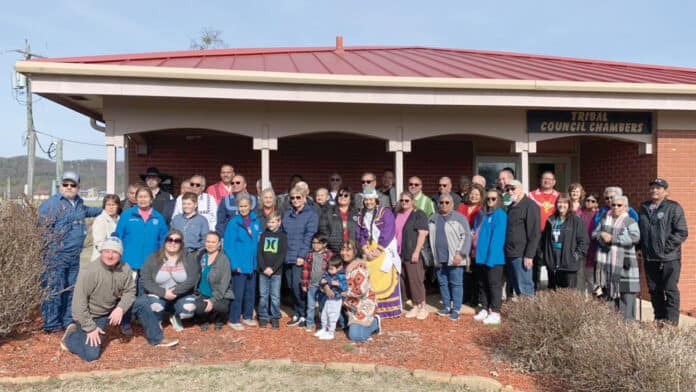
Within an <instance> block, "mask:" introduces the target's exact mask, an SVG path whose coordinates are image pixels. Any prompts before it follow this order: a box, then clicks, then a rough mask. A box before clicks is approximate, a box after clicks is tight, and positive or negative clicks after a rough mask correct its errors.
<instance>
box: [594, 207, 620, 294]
mask: <svg viewBox="0 0 696 392" xmlns="http://www.w3.org/2000/svg"><path fill="white" fill-rule="evenodd" d="M627 216H628V213H623V214H621V215H619V216H618V217H616V218H614V217H612V216H611V213H607V214H606V216H605V217H604V218H603V219H602V221H601V223H600V225H601V227H600V229H599V230H600V232H606V233H611V236H612V239H613V238H615V237H617V236H618V235H619V234H621V230H623V229H624V225H623V223H624V220H625V219H626V217H627ZM598 241H599V243H600V245H599V248H598V249H597V267H596V268H595V286H596V287H601V288H604V289H607V290H608V293H606V294H607V295H608V296H609V298H612V299H616V298H619V297H620V295H621V291H620V289H619V285H620V283H621V269H623V257H622V259H621V260H618V259H619V257H618V255H619V246H618V245H616V244H613V243H612V244H605V243H604V242H603V241H601V240H598ZM621 254H622V255H623V252H621Z"/></svg>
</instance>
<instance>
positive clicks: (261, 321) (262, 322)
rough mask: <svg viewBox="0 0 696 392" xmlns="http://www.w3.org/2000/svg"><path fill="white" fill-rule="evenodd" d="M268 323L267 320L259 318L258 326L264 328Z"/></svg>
mask: <svg viewBox="0 0 696 392" xmlns="http://www.w3.org/2000/svg"><path fill="white" fill-rule="evenodd" d="M266 325H268V320H259V328H266Z"/></svg>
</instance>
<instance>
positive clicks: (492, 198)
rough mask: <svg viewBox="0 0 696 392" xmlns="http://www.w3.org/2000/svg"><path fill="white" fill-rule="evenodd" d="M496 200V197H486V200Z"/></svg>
mask: <svg viewBox="0 0 696 392" xmlns="http://www.w3.org/2000/svg"><path fill="white" fill-rule="evenodd" d="M497 200H498V198H497V197H487V198H486V201H497Z"/></svg>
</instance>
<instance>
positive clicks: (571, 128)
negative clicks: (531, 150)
mask: <svg viewBox="0 0 696 392" xmlns="http://www.w3.org/2000/svg"><path fill="white" fill-rule="evenodd" d="M527 132H529V133H578V134H628V135H641V134H643V135H645V134H651V133H652V113H650V112H610V111H572V110H529V111H527Z"/></svg>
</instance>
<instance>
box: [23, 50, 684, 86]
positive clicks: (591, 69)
mask: <svg viewBox="0 0 696 392" xmlns="http://www.w3.org/2000/svg"><path fill="white" fill-rule="evenodd" d="M33 61H52V62H63V63H83V64H111V65H141V66H156V67H184V68H207V69H231V70H246V71H276V72H294V73H311V74H335V75H370V76H414V77H443V78H477V79H514V80H556V81H577V82H625V83H663V84H677V83H680V84H696V69H692V68H679V67H666V66H655V65H643V64H632V63H620V62H609V61H597V60H585V59H575V58H566V57H553V56H542V55H531V54H518V53H507V52H492V51H479V50H460V49H441V48H424V47H393V46H390V47H345V48H343V50H342V51H337V50H336V48H335V47H316V48H270V49H218V50H193V51H180V52H161V53H142V54H124V55H106V56H88V57H66V58H48V59H37V60H33Z"/></svg>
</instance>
